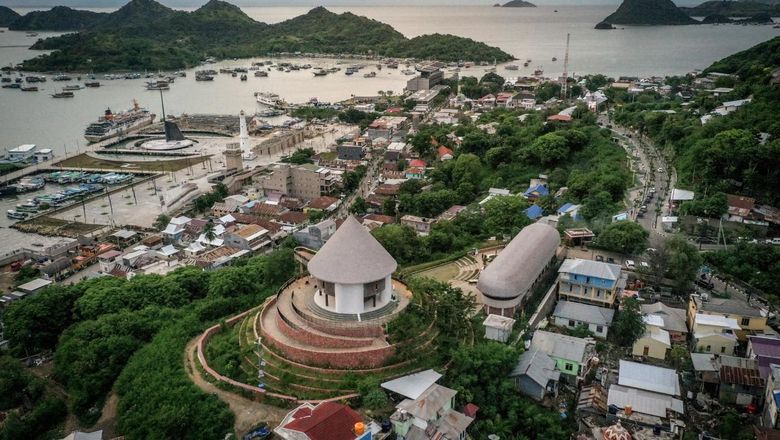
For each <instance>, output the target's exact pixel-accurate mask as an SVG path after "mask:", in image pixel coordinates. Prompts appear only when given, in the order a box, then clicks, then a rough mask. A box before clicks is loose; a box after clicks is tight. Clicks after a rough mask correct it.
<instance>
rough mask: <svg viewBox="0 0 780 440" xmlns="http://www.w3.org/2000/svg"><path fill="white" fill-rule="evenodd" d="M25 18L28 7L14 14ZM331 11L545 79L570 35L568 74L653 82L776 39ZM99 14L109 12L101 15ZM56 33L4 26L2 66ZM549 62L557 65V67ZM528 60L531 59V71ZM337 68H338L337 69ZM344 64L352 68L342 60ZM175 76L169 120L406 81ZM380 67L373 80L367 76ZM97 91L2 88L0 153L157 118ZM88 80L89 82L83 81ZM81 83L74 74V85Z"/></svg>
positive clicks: (531, 14) (124, 96)
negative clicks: (475, 47)
mask: <svg viewBox="0 0 780 440" xmlns="http://www.w3.org/2000/svg"><path fill="white" fill-rule="evenodd" d="M16 9H17V11H18V12H20V13H26V12H29V11H30V10H31V9H24V8H16ZM243 9H244V11H245V12H246V13H247V14H248V15H250V16H251V17H253V18H254V19H256V20H258V21H263V22H266V23H276V22H280V21H283V20H286V19H290V18H292V17H295V16H298V15H301V14H304V13H306V12H307V11H308V10H309V9H310V8H309V7H302V6H301V7H299V6H294V7H287V6H276V7H270V6H269V7H245V8H243ZM329 9H330V10H332V11H333V12H337V13H341V12H347V11H349V12H352V13H355V14H357V15H362V16H366V17H369V18H373V19H375V20H378V21H381V22H384V23H387V24H389V25H391V26H393V27H394V28H395V29H397V30H398V31H400V32H401V33H403V34H404V35H406V36H407V37H415V36H418V35H422V34H429V33H444V34H454V35H459V36H463V37H469V38H473V39H475V40H478V41H482V42H485V43H487V44H490V45H494V46H498V47H500V48H501V49H503V50H505V51H506V52H509V53H510V54H512V55H514V56H515V57H516V58H518V60H520V61H519V62H517V64H520V70H517V71H509V70H506V69H505V68H504V66H503V65H498V66H497V72H498V73H499V74H500V75H503V76H505V77H513V76H524V75H530V74H531V73H532V72H533V70H535V69H542V70H544V73H545V76H549V77H557V76H559V75H561V73H562V71H563V60H564V57H565V50H566V39H567V35H569V36H570V47H569V72H570V73H571V74H586V73H603V74H606V75H609V76H613V77H618V76H623V75H626V76H640V77H643V76H651V75H675V74H685V73H688V72H691V71H693V70H696V69H703V68H705V67H707V66H708V65H709V64H711V63H712V62H713V61H715V60H718V59H721V58H723V57H725V56H727V55H730V54H732V53H735V52H738V51H740V50H743V49H747V48H749V47H751V46H753V45H755V44H758V43H760V42H762V41H766V40H768V39H770V38H772V37H774V36H777V35H780V29H775V28H773V27H772V26H771V25H770V26H741V25H701V26H652V27H650V26H642V27H637V26H624V27H621V28H620V29H616V30H611V31H598V30H595V29H593V27H594V25H595V24H596V23H597V22H599V21H601V20H602V19H603V18H604V17H606V16H607V15H609V14H610V13H611V12H612V11H613V10H614V9H615V6H571V5H569V6H557V7H556V6H539V7H537V8H496V7H492V6H449V7H448V6H349V7H335V6H334V7H329ZM96 10H99V11H110V10H106V9H96ZM51 35H56V34H51V33H46V32H39V33H38V35H37V36H34V37H31V36H28V35H27V34H26V33H25V32H13V31H8V30H5V31H4V32H2V33H0V65H3V66H4V65H9V64H14V63H18V62H20V61H22V60H24V59H26V58H30V57H34V56H37V55H39V54H40V52H37V51H31V50H29V49H28V47H29V46H30V45H31V44H32V43H34V41H35V40H36V39H37V38H44V37H47V36H51ZM553 57H555V58H557V61H553ZM264 59H268V58H257V59H255V60H227V61H221V62H219V63H217V64H213V65H209V66H208V68H213V69H216V70H218V69H219V68H220V67H231V66H232V67H236V66H248V65H250V62H251V61H257V60H264ZM525 60H531V62H530V63H529V66H528V67H527V68H524V67H522V64H523V62H524V61H525ZM294 61H295V62H297V63H301V64H303V63H311V64H312V65H315V66H322V67H331V66H336V65H338V66H340V67H342V68H343V67H345V66H347V65H349V64H351V63H354V62H356V61H349V60H335V59H319V58H318V59H295V60H294ZM340 63H341V64H340ZM344 63H346V64H344ZM484 69H485V68H471V69H463V70H462V71H461V72H460V75H461V76H467V75H474V76H481V75H482V74H483V73H484ZM195 70H196V69H190V70H188V71H187V74H188V75H187V77H186V78H178V79H177V80H176V82H175V83H174V84H172V85H171V89H170V90H168V91H165V92H164V93H163V99H164V102H165V110H166V112H167V113H168V114H177V115H178V114H182V113H189V114H195V113H208V114H236V115H238V113H239V111H241V110H244V111H245V112H247V113H248V114H253V113H254V112H255V111H256V110H257V109H258V107H257V103H256V101H255V97H254V93H255V92H261V91H268V92H274V93H277V94H279V95H280V96H281V97H282V98H284V99H285V100H287V101H288V102H294V103H297V102H307V101H309V100H310V99H311V98H317V99H318V100H320V101H337V100H343V99H347V98H349V97H351V96H353V95H355V96H364V95H376V94H377V93H378V91H380V90H381V91H392V92H393V93H395V94H398V93H401V92H402V91H403V88H404V86H405V84H406V81H407V80H408V79H409V78H410V77H409V76H407V75H404V74H403V73H402V70H403V66H401V68H400V69H398V70H390V69H386V68H385V69H382V70H377V69H376V67H375V66H374V64H373V63H370V64H369V66H368V67H366V68H365V69H364V70H361V71H360V72H359V73H357V74H355V75H352V76H346V75H344V71H343V70H342V71H340V72H338V73H335V74H331V75H328V76H326V77H316V78H315V77H314V76H313V75H312V73H311V71H310V70H300V71H297V72H296V71H293V72H290V73H285V72H278V71H276V70H273V71H271V72H269V76H268V77H267V78H255V77H254V76H253V75H252V72H250V73H249V78H248V80H247V81H240V80H239V78H233V77H231V76H230V75H225V74H222V75H218V76H217V77H216V78H215V80H214V81H213V82H196V81H195V75H194V71H195ZM372 70H373V71H376V72H377V76H376V77H374V78H364V77H363V74H364V73H366V72H370V71H372ZM97 79H98V80H99V81H100V82H101V87H100V88H94V89H91V88H90V89H84V90H80V91H77V92H75V97H74V98H70V99H53V98H52V97H51V94H52V93H54V92H55V91H58V90H59V89H60V88H61V87H62V85H64V84H67V83H61V82H52V81H51V75H49V81H47V82H46V83H42V84H39V86H40V88H41V90H40V91H38V92H21V91H20V90H17V89H0V154H3V151H4V150H5V149H10V148H14V147H16V146H18V145H20V144H27V143H32V144H36V145H38V146H39V147H41V148H52V149H53V150H54V152H55V154H63V153H66V152H73V151H78V150H80V149H83V148H84V146H85V144H86V142H85V140H84V139H83V137H82V134H83V131H84V128H85V127H86V126H87V125H88V124H89V123H90V122H92V121H94V120H96V119H97V118H98V117H99V116H100V115H101V114H102V113H103V112H104V111H105V110H106V109H107V108H111V109H112V110H113V111H118V110H124V109H127V108H129V107H131V105H132V101H133V100H137V101H138V102H139V103H140V104H141V105H142V106H144V107H147V108H149V109H150V110H152V111H153V112H155V113H157V114H158V115H159V114H160V113H161V97H160V94H159V92H153V91H147V90H146V89H145V87H144V80H143V79H136V80H105V79H103V78H102V75H97ZM81 80H82V82H83V80H84V78H81ZM75 82H76V79H75V78H74V81H73V83H75Z"/></svg>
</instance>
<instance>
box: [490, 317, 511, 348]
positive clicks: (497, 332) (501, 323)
mask: <svg viewBox="0 0 780 440" xmlns="http://www.w3.org/2000/svg"><path fill="white" fill-rule="evenodd" d="M482 325H484V326H485V338H487V339H492V340H494V341H498V342H506V341H507V340H508V339H509V335H511V334H512V327H513V326H514V325H515V320H514V319H512V318H507V317H506V316H501V315H494V314H490V315H488V317H487V318H485V321H484V322H483V323H482Z"/></svg>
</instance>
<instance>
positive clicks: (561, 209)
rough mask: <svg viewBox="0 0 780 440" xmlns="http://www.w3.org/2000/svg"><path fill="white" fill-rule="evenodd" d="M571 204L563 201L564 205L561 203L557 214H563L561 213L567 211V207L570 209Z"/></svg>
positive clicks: (572, 204)
mask: <svg viewBox="0 0 780 440" xmlns="http://www.w3.org/2000/svg"><path fill="white" fill-rule="evenodd" d="M572 206H574V203H564V205H563V206H561V207H560V208H558V214H563V213H565V212H566V211H568V210H569V209H571V207H572Z"/></svg>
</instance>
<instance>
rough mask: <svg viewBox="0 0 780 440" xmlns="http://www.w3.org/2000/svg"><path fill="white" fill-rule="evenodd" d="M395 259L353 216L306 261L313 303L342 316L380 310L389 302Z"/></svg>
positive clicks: (391, 294)
mask: <svg viewBox="0 0 780 440" xmlns="http://www.w3.org/2000/svg"><path fill="white" fill-rule="evenodd" d="M397 267H398V264H397V263H396V261H395V259H394V258H393V257H392V256H391V255H390V254H389V253H388V252H387V250H385V248H384V247H382V245H381V244H380V243H379V242H378V241H377V240H376V239H375V238H374V237H373V236H372V235H371V234H370V233H369V232H368V231H367V230H366V229H365V228H364V227H363V226H362V225H361V224H360V223H359V222H358V221H357V220H356V219H355V218H354V217H352V216H350V217H348V218H347V219H346V220H345V221H344V223H343V224H342V225H341V227H340V228H339V229H338V230H337V231H336V233H335V234H333V236H332V237H331V238H330V239H329V240H328V241H327V242H326V243H325V245H324V246H323V247H322V249H320V250H319V251H318V252H317V253H316V254H315V255H314V257H313V258H312V259H311V261H309V263H308V265H307V268H308V270H309V273H310V274H311V276H312V277H313V278H314V279H315V280H316V289H315V292H314V302H315V304H317V305H318V306H319V307H321V308H323V309H325V310H328V311H331V312H335V313H344V314H361V313H366V312H370V311H372V310H377V309H381V308H382V307H384V306H385V305H387V304H388V303H389V302H390V301H392V296H393V283H392V278H391V276H392V274H393V272H395V269H396V268H397Z"/></svg>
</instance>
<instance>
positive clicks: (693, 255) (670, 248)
mask: <svg viewBox="0 0 780 440" xmlns="http://www.w3.org/2000/svg"><path fill="white" fill-rule="evenodd" d="M665 248H666V254H667V261H668V270H667V276H668V277H669V278H671V279H672V280H673V281H674V286H673V290H674V292H675V293H677V294H678V295H684V294H686V293H688V292H689V291H690V289H691V283H693V281H694V280H695V279H696V274H697V273H698V272H699V268H700V267H701V265H702V261H703V260H702V258H701V255H700V254H699V251H698V250H697V249H696V247H695V246H693V245H692V244H690V243H688V242H687V241H686V240H685V239H684V238H682V237H680V236H674V237H671V238H669V239H667V240H666V243H665Z"/></svg>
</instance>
